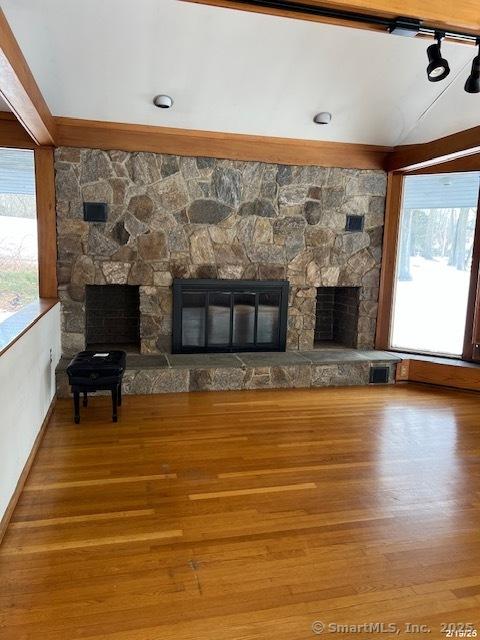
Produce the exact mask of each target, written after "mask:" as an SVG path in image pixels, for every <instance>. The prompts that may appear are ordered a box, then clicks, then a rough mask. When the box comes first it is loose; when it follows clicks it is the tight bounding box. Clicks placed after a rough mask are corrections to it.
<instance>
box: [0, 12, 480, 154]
mask: <svg viewBox="0 0 480 640" xmlns="http://www.w3.org/2000/svg"><path fill="white" fill-rule="evenodd" d="M2 8H3V10H4V12H5V14H6V17H7V19H8V21H9V23H10V26H11V27H12V30H13V32H14V34H15V36H16V38H17V40H18V42H19V44H20V47H21V48H22V51H23V53H24V54H25V56H26V58H27V61H28V64H29V66H30V68H31V70H32V72H33V74H34V76H35V78H36V80H37V82H38V84H39V86H40V89H41V91H42V93H43V95H44V97H45V99H46V101H47V103H48V105H49V107H50V110H51V111H52V113H53V114H54V115H58V116H70V117H76V118H86V119H91V120H106V121H112V122H126V123H136V124H151V125H161V126H169V127H179V128H186V129H202V130H210V131H225V132H232V133H247V134H259V135H267V136H282V137H293V138H305V139H312V140H316V139H318V140H332V141H340V142H359V143H369V144H380V145H389V146H394V145H398V144H406V143H412V142H425V141H428V140H431V139H434V138H438V137H441V136H444V135H447V134H450V133H454V132H456V131H459V130H462V129H466V128H469V127H473V126H475V125H478V124H480V96H479V95H470V94H466V93H465V92H464V91H463V84H464V82H465V78H466V77H467V75H468V73H469V67H470V64H471V60H472V58H473V56H474V55H475V49H474V48H473V47H471V46H468V45H461V44H449V43H444V45H443V51H444V54H445V56H446V57H447V58H448V60H449V62H450V67H451V69H452V71H451V74H450V76H449V77H448V78H447V79H446V80H445V81H444V82H439V83H430V82H428V80H427V77H426V71H425V69H426V65H427V59H426V47H427V46H428V44H429V42H428V41H426V40H424V39H421V38H415V39H411V38H402V37H399V36H393V35H388V34H383V33H376V32H371V31H364V30H357V29H351V28H347V27H338V26H331V25H326V24H319V23H313V22H305V21H301V20H293V19H287V18H280V17H274V16H267V15H261V14H257V13H247V12H241V11H232V10H228V9H221V8H216V7H209V6H203V5H197V4H190V3H184V2H180V1H179V0H102V1H101V2H99V1H98V0H69V1H68V2H65V0H42V2H38V0H2ZM157 93H168V94H169V95H171V96H172V97H173V99H174V101H175V103H174V106H173V108H172V109H170V110H168V111H167V110H161V109H158V108H156V107H154V106H153V104H152V98H153V96H154V95H155V94H157ZM0 108H1V107H0ZM318 111H331V112H332V114H333V120H332V123H331V124H330V125H328V126H326V127H325V126H323V127H322V126H318V125H315V124H313V122H312V118H313V116H314V114H315V113H317V112H318Z"/></svg>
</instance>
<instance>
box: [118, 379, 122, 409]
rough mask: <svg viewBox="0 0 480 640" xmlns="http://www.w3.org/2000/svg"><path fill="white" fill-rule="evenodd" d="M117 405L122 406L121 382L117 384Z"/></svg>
mask: <svg viewBox="0 0 480 640" xmlns="http://www.w3.org/2000/svg"><path fill="white" fill-rule="evenodd" d="M118 406H119V407H121V406H122V383H120V384H119V385H118Z"/></svg>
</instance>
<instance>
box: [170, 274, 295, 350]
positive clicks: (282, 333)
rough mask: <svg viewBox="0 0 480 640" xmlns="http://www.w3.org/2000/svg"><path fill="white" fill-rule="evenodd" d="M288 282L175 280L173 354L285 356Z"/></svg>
mask: <svg viewBox="0 0 480 640" xmlns="http://www.w3.org/2000/svg"><path fill="white" fill-rule="evenodd" d="M287 309H288V281H287V280H268V281H265V280H262V281H255V280H253V281H252V280H215V279H212V280H201V279H198V280H186V279H175V280H174V281H173V332H172V333H173V336H172V352H173V353H215V352H216V353H221V352H236V351H239V352H240V351H285V348H286V339H287Z"/></svg>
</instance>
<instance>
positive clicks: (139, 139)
mask: <svg viewBox="0 0 480 640" xmlns="http://www.w3.org/2000/svg"><path fill="white" fill-rule="evenodd" d="M55 122H56V131H57V137H56V144H57V145H58V146H66V147H87V148H94V149H120V150H122V151H150V152H153V153H168V154H173V155H180V156H209V157H214V158H226V159H228V160H253V161H256V162H271V163H278V164H302V165H318V166H322V167H343V168H348V169H382V168H383V166H384V164H385V161H386V158H387V155H388V153H389V152H390V151H391V149H390V148H389V147H381V146H373V145H364V144H349V143H343V142H321V141H316V140H299V139H294V138H274V137H266V136H253V135H244V134H238V133H220V132H217V131H198V130H190V129H174V128H167V127H156V126H151V125H139V124H123V123H118V122H100V121H96V120H79V119H75V118H60V117H57V118H55Z"/></svg>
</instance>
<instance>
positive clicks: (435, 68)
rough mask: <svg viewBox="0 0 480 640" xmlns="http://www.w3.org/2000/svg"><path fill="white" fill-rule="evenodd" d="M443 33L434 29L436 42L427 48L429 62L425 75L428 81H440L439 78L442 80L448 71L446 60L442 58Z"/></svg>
mask: <svg viewBox="0 0 480 640" xmlns="http://www.w3.org/2000/svg"><path fill="white" fill-rule="evenodd" d="M444 35H445V34H444V33H442V32H441V31H436V32H435V39H436V40H437V44H431V45H430V46H429V47H428V49H427V56H428V62H429V64H428V67H427V76H428V79H429V80H430V82H440V80H444V79H445V78H446V77H447V76H448V74H449V73H450V67H449V65H448V62H447V60H445V58H442V51H441V45H442V38H443V37H444Z"/></svg>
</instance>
